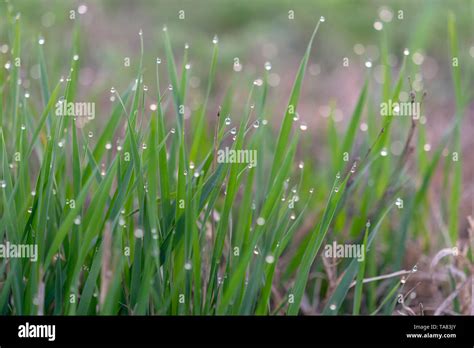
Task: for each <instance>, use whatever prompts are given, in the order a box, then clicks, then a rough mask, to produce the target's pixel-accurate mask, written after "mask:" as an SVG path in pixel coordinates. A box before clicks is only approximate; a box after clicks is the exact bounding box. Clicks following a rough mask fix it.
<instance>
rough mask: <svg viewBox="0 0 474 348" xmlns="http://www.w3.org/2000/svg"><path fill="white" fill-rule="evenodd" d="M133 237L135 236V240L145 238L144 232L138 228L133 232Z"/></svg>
mask: <svg viewBox="0 0 474 348" xmlns="http://www.w3.org/2000/svg"><path fill="white" fill-rule="evenodd" d="M133 235H134V236H135V238H143V230H142V229H140V228H137V229H136V230H135V232H133Z"/></svg>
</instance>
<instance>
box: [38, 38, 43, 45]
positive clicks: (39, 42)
mask: <svg viewBox="0 0 474 348" xmlns="http://www.w3.org/2000/svg"><path fill="white" fill-rule="evenodd" d="M38 44H40V45H44V37H40V38H39V39H38Z"/></svg>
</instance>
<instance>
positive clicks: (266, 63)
mask: <svg viewBox="0 0 474 348" xmlns="http://www.w3.org/2000/svg"><path fill="white" fill-rule="evenodd" d="M265 70H266V71H270V70H272V63H270V62H265Z"/></svg>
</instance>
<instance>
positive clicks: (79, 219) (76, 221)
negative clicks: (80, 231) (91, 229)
mask: <svg viewBox="0 0 474 348" xmlns="http://www.w3.org/2000/svg"><path fill="white" fill-rule="evenodd" d="M74 224H75V225H80V224H81V217H80V216H79V215H78V216H76V218H75V219H74Z"/></svg>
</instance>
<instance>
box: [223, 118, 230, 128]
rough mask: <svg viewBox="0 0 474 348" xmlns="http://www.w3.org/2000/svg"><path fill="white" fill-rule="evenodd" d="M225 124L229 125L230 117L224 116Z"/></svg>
mask: <svg viewBox="0 0 474 348" xmlns="http://www.w3.org/2000/svg"><path fill="white" fill-rule="evenodd" d="M224 122H225V124H226V126H228V125H230V117H226V118H225V120H224Z"/></svg>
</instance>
